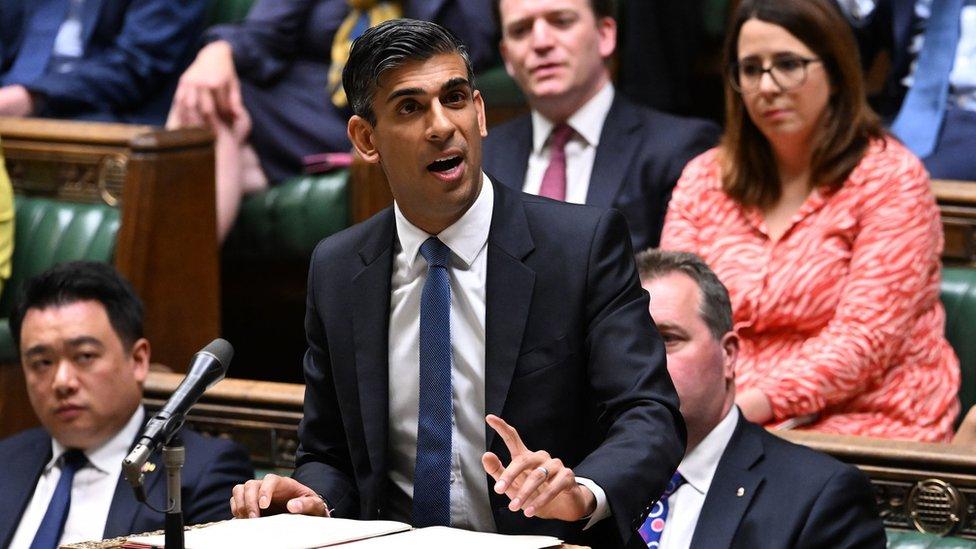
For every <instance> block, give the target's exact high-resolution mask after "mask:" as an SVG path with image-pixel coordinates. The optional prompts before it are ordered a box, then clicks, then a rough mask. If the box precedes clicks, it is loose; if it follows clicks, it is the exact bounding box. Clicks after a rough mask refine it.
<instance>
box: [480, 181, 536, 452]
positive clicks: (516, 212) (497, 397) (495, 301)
mask: <svg viewBox="0 0 976 549" xmlns="http://www.w3.org/2000/svg"><path fill="white" fill-rule="evenodd" d="M493 183H494V187H495V206H494V209H493V211H492V216H491V217H492V219H491V229H490V233H489V235H488V278H487V281H486V283H485V285H486V287H485V296H486V305H485V412H486V413H489V414H495V415H498V416H502V412H503V410H504V409H505V397H506V395H507V394H508V387H509V385H511V383H512V374H513V373H514V372H515V363H516V361H517V360H518V356H519V350H520V348H521V346H522V333H523V332H524V330H525V322H526V319H528V316H529V308H530V306H531V304H532V290H533V287H534V285H535V271H533V270H532V269H531V268H529V267H528V266H527V265H525V264H524V263H523V262H522V260H523V259H524V258H525V257H526V256H527V255H528V254H529V253H530V252H531V251H532V250H533V248H534V245H533V243H532V235H531V234H530V232H529V224H528V221H527V220H526V218H525V209H524V206H523V205H522V202H521V200H519V198H518V195H517V193H514V192H512V191H509V190H507V189H504V188H503V187H502V185H501V184H500V183H498V182H496V181H493ZM502 417H503V416H502ZM485 433H486V439H485V440H486V448H491V444H492V441H493V440H494V436H495V431H494V430H493V429H491V428H490V427H488V426H487V425H486V426H485Z"/></svg>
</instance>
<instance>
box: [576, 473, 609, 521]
mask: <svg viewBox="0 0 976 549" xmlns="http://www.w3.org/2000/svg"><path fill="white" fill-rule="evenodd" d="M576 484H582V485H583V486H586V487H587V488H589V489H590V492H593V497H594V498H596V510H595V511H593V514H592V515H590V520H589V521H587V523H586V526H584V527H583V530H587V529H589V528H590V527H591V526H593V525H594V524H596V523H598V522H600V521H601V520H603V519H605V518H607V517H609V516H610V505H609V504H607V494H606V492H604V491H603V488H600V485H598V484H597V483H595V482H593V481H592V480H590V479H588V478H583V477H576Z"/></svg>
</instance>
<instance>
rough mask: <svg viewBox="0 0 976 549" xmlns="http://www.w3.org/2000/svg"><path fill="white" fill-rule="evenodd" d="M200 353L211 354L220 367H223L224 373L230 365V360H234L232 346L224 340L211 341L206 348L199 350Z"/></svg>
mask: <svg viewBox="0 0 976 549" xmlns="http://www.w3.org/2000/svg"><path fill="white" fill-rule="evenodd" d="M200 352H201V353H210V354H212V355H213V356H214V357H215V358H216V359H217V361H218V362H220V365H221V366H223V368H224V371H225V372H226V371H227V366H228V365H229V364H230V361H231V359H232V358H234V346H233V345H231V344H230V342H229V341H227V340H226V339H221V338H219V337H218V338H217V339H215V340H213V341H211V342H210V343H209V344H208V345H207V346H206V347H204V348H203V349H201V350H200Z"/></svg>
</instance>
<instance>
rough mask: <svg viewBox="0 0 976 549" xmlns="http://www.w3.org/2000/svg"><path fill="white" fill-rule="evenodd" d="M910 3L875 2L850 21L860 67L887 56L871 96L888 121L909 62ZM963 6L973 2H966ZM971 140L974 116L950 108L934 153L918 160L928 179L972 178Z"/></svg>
mask: <svg viewBox="0 0 976 549" xmlns="http://www.w3.org/2000/svg"><path fill="white" fill-rule="evenodd" d="M915 4H916V0H878V1H877V6H876V8H875V10H874V11H873V12H872V13H871V15H870V16H868V17H867V18H865V19H864V20H861V21H854V20H852V21H851V24H852V25H853V26H854V34H855V36H856V37H857V41H858V46H859V48H860V50H861V61H862V64H863V65H864V67H865V68H866V69H867V68H869V67H870V66H871V65H872V64H873V63H874V60H875V58H876V57H877V56H878V54H879V53H880V52H882V51H887V52H888V53H889V55H890V56H891V68H890V69H889V71H888V74H887V76H886V77H885V82H884V87H883V88H882V90H881V92H880V93H879V94H878V95H876V96H874V97H872V98H871V102H872V105H873V106H874V108H875V109H876V110H877V111H878V113H879V114H881V116H882V117H883V118H885V119H886V120H887V121H888V122H890V121H891V120H892V119H894V118H895V116H896V115H897V114H898V110H899V109H900V108H901V104H902V101H903V100H904V99H905V94H906V93H907V91H908V88H906V87H905V86H904V85H903V84H902V79H904V78H905V76H906V75H908V73H909V70H910V69H911V65H912V61H913V60H914V56H913V55H912V54H911V52H910V51H909V44H910V43H911V40H912V23H913V20H914V13H915ZM969 4H970V5H972V4H973V2H972V1H971V0H970V2H969ZM953 53H954V52H953ZM974 140H976V112H973V111H969V110H963V109H960V108H957V107H954V106H951V105H950V107H949V108H948V109H947V111H946V117H945V121H944V122H943V125H942V130H941V132H940V134H939V139H938V142H937V144H936V146H935V151H934V152H933V153H932V154H930V155H929V156H928V157H926V158H923V159H922V161H923V162H924V163H925V167H926V168H927V169H928V170H929V172H930V173H931V174H932V177H934V178H944V179H964V180H976V157H974V156H973V155H972V154H971V151H972V144H973V141H974Z"/></svg>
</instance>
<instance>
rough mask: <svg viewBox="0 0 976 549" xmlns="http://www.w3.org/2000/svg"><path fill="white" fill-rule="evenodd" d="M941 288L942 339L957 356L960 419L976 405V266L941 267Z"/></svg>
mask: <svg viewBox="0 0 976 549" xmlns="http://www.w3.org/2000/svg"><path fill="white" fill-rule="evenodd" d="M941 290H942V293H941V297H942V303H943V305H944V306H945V310H946V339H948V340H949V343H950V344H951V345H952V348H953V349H954V350H955V351H956V355H957V356H958V357H959V367H960V370H961V378H962V383H961V385H960V387H959V401H960V403H961V404H962V413H961V414H960V421H961V420H962V419H961V418H962V417H963V416H965V415H966V413H967V412H968V411H969V409H970V408H972V407H973V406H974V405H976V269H973V268H967V267H945V268H943V269H942V286H941Z"/></svg>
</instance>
